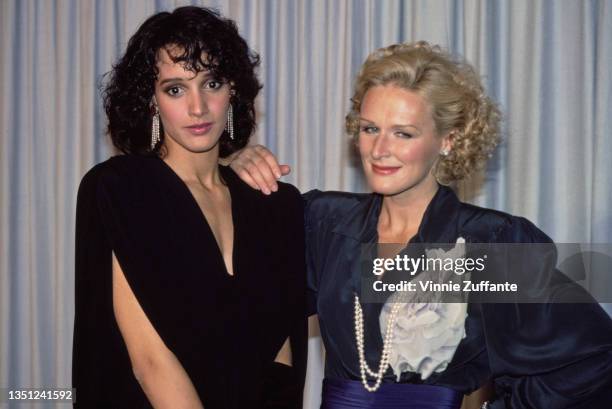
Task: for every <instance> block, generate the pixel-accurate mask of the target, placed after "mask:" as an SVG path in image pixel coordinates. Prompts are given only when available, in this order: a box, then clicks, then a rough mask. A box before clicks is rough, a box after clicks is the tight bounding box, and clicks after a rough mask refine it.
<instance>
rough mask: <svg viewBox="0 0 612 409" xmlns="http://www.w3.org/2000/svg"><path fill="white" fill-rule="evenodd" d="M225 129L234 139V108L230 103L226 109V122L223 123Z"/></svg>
mask: <svg viewBox="0 0 612 409" xmlns="http://www.w3.org/2000/svg"><path fill="white" fill-rule="evenodd" d="M225 129H226V130H227V133H229V137H230V139H231V140H232V141H233V140H234V108H232V104H230V106H229V108H228V110H227V124H226V125H225Z"/></svg>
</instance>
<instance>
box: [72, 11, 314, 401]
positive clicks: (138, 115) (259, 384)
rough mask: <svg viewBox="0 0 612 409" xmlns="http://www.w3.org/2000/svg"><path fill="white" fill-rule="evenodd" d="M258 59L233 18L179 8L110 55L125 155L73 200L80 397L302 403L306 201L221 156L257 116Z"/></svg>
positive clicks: (119, 141) (94, 173) (107, 95)
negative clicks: (246, 178)
mask: <svg viewBox="0 0 612 409" xmlns="http://www.w3.org/2000/svg"><path fill="white" fill-rule="evenodd" d="M258 64H259V57H258V56H257V55H256V54H254V53H253V52H251V51H250V50H249V48H248V46H247V44H246V42H245V41H244V39H242V38H241V37H240V35H239V34H238V30H237V28H236V26H235V24H234V22H233V21H231V20H227V19H225V18H223V17H221V16H220V15H219V14H217V13H216V12H214V11H211V10H208V9H205V8H198V7H182V8H178V9H176V10H174V11H173V12H171V13H168V12H162V13H158V14H155V15H154V16H152V17H150V18H149V19H148V20H146V21H145V22H144V23H143V24H142V25H141V26H140V28H139V29H138V31H137V32H136V33H135V34H134V36H133V37H132V38H131V39H130V41H129V43H128V46H127V50H126V52H125V54H124V55H123V57H121V59H120V60H119V62H118V63H117V64H116V65H115V66H114V67H113V70H112V72H111V73H110V76H109V78H108V82H107V85H106V88H105V91H104V106H105V109H106V114H107V116H108V132H109V134H110V136H111V138H112V141H113V143H114V145H115V147H116V148H117V149H119V150H120V151H121V152H122V153H123V154H122V155H119V156H115V157H113V158H111V159H109V160H107V161H106V162H103V163H101V164H99V165H97V166H95V167H94V168H93V169H92V170H90V171H89V172H88V173H87V175H85V177H84V178H83V181H82V182H81V186H80V188H79V194H78V203H77V221H76V314H75V327H74V349H73V385H74V387H75V388H76V396H77V399H76V403H75V406H76V407H82V408H94V407H96V408H97V407H99V408H143V407H155V408H173V409H176V408H202V407H205V408H207V409H210V408H289V407H301V390H302V385H303V377H304V372H305V346H306V342H305V341H306V338H305V337H306V333H305V330H306V321H305V319H306V315H305V292H306V290H305V264H304V247H303V239H302V237H303V234H304V230H303V205H302V199H301V197H300V196H299V193H298V192H297V190H296V189H295V188H293V187H292V186H290V185H284V184H283V185H281V187H280V194H279V195H277V197H275V198H274V199H273V200H270V198H266V197H264V196H263V195H262V194H261V193H259V192H256V191H254V190H252V189H251V188H249V187H248V186H247V185H246V184H244V183H243V182H242V181H240V180H239V178H237V176H236V175H235V174H234V173H233V171H232V170H231V169H229V168H226V167H223V166H219V165H218V161H219V158H220V157H225V156H227V155H229V154H231V153H232V152H234V151H236V150H237V149H240V148H242V147H244V146H245V145H246V144H247V142H248V139H249V137H250V135H251V133H252V132H253V130H254V127H255V110H254V100H255V97H256V96H257V94H258V92H259V89H260V88H261V86H260V84H259V81H258V80H257V77H256V75H255V69H256V67H257V65H258ZM264 221H265V224H264Z"/></svg>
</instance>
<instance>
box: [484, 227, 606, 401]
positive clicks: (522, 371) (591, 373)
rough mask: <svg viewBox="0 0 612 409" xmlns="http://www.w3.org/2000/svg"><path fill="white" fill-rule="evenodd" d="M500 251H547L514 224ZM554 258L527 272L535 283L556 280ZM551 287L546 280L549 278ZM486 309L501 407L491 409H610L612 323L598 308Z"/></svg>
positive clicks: (536, 261) (534, 233)
mask: <svg viewBox="0 0 612 409" xmlns="http://www.w3.org/2000/svg"><path fill="white" fill-rule="evenodd" d="M496 241H497V242H501V243H547V242H550V238H548V237H547V236H546V235H545V234H544V233H543V232H541V231H540V230H539V229H537V228H536V227H535V226H534V225H533V224H531V223H530V222H529V221H527V220H526V219H522V218H514V219H513V221H512V223H511V224H510V225H509V226H508V227H507V228H506V229H505V230H504V231H503V232H501V234H500V235H499V237H497V238H496ZM555 262H556V254H548V255H546V256H545V257H537V258H535V257H534V258H532V259H531V260H530V262H529V265H526V266H522V268H528V269H529V271H530V272H531V271H533V275H532V277H534V278H535V277H538V276H539V278H538V279H540V280H542V279H543V278H542V277H546V276H547V273H546V272H548V271H553V272H554V264H555ZM544 279H546V278H544ZM555 301H558V300H554V299H552V300H551V302H549V303H546V304H543V303H539V304H518V303H517V304H482V305H481V314H482V322H483V326H484V332H485V334H486V337H485V338H486V349H487V354H488V360H489V366H490V370H491V375H492V377H493V379H494V380H495V386H496V393H497V395H498V397H499V398H498V399H497V400H496V401H495V402H494V403H493V404H492V405H491V406H490V407H491V408H493V409H501V408H507V407H511V408H512V409H528V408H584V409H587V408H588V409H596V408H601V409H603V408H608V407H610V406H609V405H610V402H612V321H611V320H610V317H609V316H608V315H607V314H606V312H605V311H604V310H603V309H602V308H601V307H600V306H599V304H597V303H595V302H594V301H593V302H591V303H580V304H575V303H573V304H572V303H563V302H555Z"/></svg>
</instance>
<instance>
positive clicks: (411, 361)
mask: <svg viewBox="0 0 612 409" xmlns="http://www.w3.org/2000/svg"><path fill="white" fill-rule="evenodd" d="M464 244H465V239H463V238H462V237H459V238H458V239H457V245H456V246H455V247H454V248H452V249H450V250H449V251H444V250H443V249H431V250H426V252H425V253H426V255H427V258H442V259H448V258H452V259H456V258H459V257H463V256H464V255H465V245H464ZM448 274H453V273H452V272H450V273H444V272H440V271H424V272H422V273H421V275H419V279H420V280H424V279H432V280H434V281H439V282H442V281H443V280H445V279H447V278H448V277H449V275H448ZM433 277H435V278H433ZM429 295H430V297H431V298H432V301H433V302H422V301H423V293H418V292H417V294H405V293H399V292H396V293H395V294H393V295H392V296H391V297H389V300H387V302H386V303H385V305H384V306H383V309H382V311H381V313H380V328H381V329H382V328H387V321H388V317H389V314H390V313H391V308H392V306H393V304H394V303H395V302H400V303H402V304H403V305H402V306H401V307H400V309H399V311H398V314H397V319H396V322H395V326H394V334H393V339H392V342H391V354H390V360H389V361H390V366H391V368H393V372H394V373H395V375H396V376H397V379H398V381H399V379H400V375H401V374H402V372H406V371H410V372H416V373H419V374H420V375H421V378H422V379H427V378H428V377H429V376H430V375H431V374H432V373H434V372H442V371H444V370H445V369H446V368H447V366H448V364H449V363H450V361H451V360H452V358H453V355H454V354H455V351H456V350H457V346H458V345H459V342H461V340H462V339H463V338H465V319H466V317H467V303H459V302H457V303H448V302H446V303H442V302H439V297H437V296H436V294H429ZM382 336H383V337H384V334H382Z"/></svg>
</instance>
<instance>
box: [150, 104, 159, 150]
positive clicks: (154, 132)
mask: <svg viewBox="0 0 612 409" xmlns="http://www.w3.org/2000/svg"><path fill="white" fill-rule="evenodd" d="M152 122H153V125H152V126H151V150H154V149H155V146H156V145H157V144H158V143H159V110H158V109H157V107H155V113H154V114H153V121H152Z"/></svg>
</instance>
